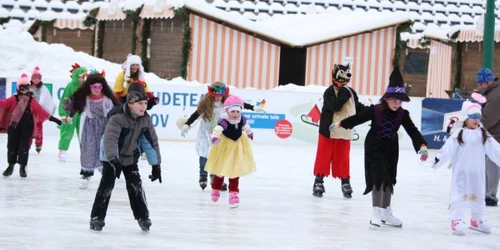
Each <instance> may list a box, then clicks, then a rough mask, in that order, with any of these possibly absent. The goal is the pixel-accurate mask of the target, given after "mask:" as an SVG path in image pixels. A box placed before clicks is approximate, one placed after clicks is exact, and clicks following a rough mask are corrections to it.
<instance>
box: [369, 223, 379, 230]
mask: <svg viewBox="0 0 500 250" xmlns="http://www.w3.org/2000/svg"><path fill="white" fill-rule="evenodd" d="M370 229H371V230H378V229H380V225H379V224H375V223H372V221H370Z"/></svg>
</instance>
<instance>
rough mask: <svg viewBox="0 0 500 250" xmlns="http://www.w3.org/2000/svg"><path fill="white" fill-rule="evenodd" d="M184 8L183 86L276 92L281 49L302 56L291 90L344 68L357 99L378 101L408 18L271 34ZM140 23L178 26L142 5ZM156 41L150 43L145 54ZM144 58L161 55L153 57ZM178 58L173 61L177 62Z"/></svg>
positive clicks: (316, 20) (198, 5)
mask: <svg viewBox="0 0 500 250" xmlns="http://www.w3.org/2000/svg"><path fill="white" fill-rule="evenodd" d="M184 7H185V8H187V9H188V10H189V11H190V17H189V22H190V27H191V45H192V46H191V53H190V55H189V63H188V68H187V77H186V78H187V80H189V81H198V82H203V83H210V82H214V81H222V82H225V83H227V84H229V85H233V86H235V87H238V88H255V89H271V88H275V87H277V86H278V85H279V83H280V79H281V78H282V77H283V74H286V73H287V72H286V71H285V70H283V69H284V65H285V64H286V63H288V64H290V62H285V61H282V60H281V59H282V58H283V53H284V51H285V48H287V49H288V48H299V49H303V50H304V53H305V56H304V57H303V58H300V62H298V64H300V65H304V66H303V67H302V66H301V67H302V68H301V69H300V70H303V76H302V77H303V78H304V79H298V80H297V84H299V85H301V84H305V85H310V84H314V85H323V86H328V85H330V84H331V71H332V68H333V66H334V64H339V63H345V62H350V63H351V68H352V72H353V78H352V81H351V86H352V87H353V88H354V89H355V90H356V91H357V92H358V93H359V94H360V95H383V93H384V92H385V88H386V87H387V85H388V78H389V75H390V73H391V71H392V60H393V56H394V48H395V44H396V29H397V27H398V25H400V24H403V23H407V22H408V21H410V19H409V18H408V17H407V15H401V14H399V15H397V14H395V13H392V12H390V11H388V12H387V13H383V14H381V15H380V16H378V17H377V18H376V17H373V20H371V19H370V18H371V17H366V16H364V17H363V20H362V21H363V22H360V18H359V17H356V16H354V14H346V13H335V14H331V13H330V14H313V15H306V16H305V19H307V20H305V21H304V22H303V23H304V24H303V23H302V22H301V23H300V24H297V25H295V26H297V27H294V24H293V23H292V24H291V25H288V26H287V27H277V26H273V23H272V20H273V19H272V18H271V19H268V20H266V21H267V22H268V23H266V24H265V25H264V24H260V23H259V22H254V21H250V20H247V19H245V18H244V17H241V16H238V15H234V14H231V13H228V12H226V11H223V10H220V9H217V8H215V7H214V6H212V5H209V4H206V3H205V2H203V1H186V2H185V3H184ZM107 12H108V11H107V10H106V9H105V7H103V8H101V9H100V11H99V14H98V19H101V18H102V17H101V13H103V14H105V13H107ZM117 13H118V11H117ZM341 14H342V15H345V16H340V15H341ZM116 15H117V14H116ZM351 15H352V16H351ZM140 17H141V18H143V19H152V20H158V19H164V20H165V23H164V25H165V26H166V27H171V28H172V27H175V25H177V24H176V23H175V22H174V21H173V20H176V19H175V18H176V17H175V13H174V12H172V11H170V6H168V5H165V6H163V8H160V7H159V6H155V5H147V4H146V5H144V6H143V8H142V11H141V13H140ZM380 17H382V18H380ZM384 18H385V19H386V20H385V19H384ZM381 19H384V20H382V21H380V20H381ZM339 20H341V21H339ZM167 21H170V22H167ZM176 22H178V19H177V20H176ZM269 22H271V23H269ZM284 24H286V23H284ZM161 25H163V23H161ZM301 25H302V27H299V26H301ZM305 25H309V26H308V27H305ZM161 27H163V26H160V28H161ZM295 28H297V30H294V29H295ZM294 33H296V34H294ZM155 35H156V34H153V35H152V36H155ZM158 40H159V39H157V38H155V39H152V41H151V44H152V45H151V48H152V47H153V43H156V42H158ZM172 46H177V47H178V50H177V51H181V50H182V47H181V46H180V45H179V44H173V45H172ZM104 50H106V48H104ZM150 53H151V55H153V54H155V53H160V51H153V49H151V51H150ZM165 54H166V55H165V58H164V60H163V61H164V63H165V67H167V66H166V64H167V63H168V62H169V60H170V58H169V53H165ZM177 57H178V56H177ZM177 57H176V58H175V59H174V60H172V61H176V60H178V58H177ZM156 62H157V61H156ZM179 67H180V65H179ZM153 72H154V70H153ZM172 77H175V76H172ZM287 81H288V80H287ZM281 82H282V81H281Z"/></svg>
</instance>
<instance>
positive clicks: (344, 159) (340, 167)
mask: <svg viewBox="0 0 500 250" xmlns="http://www.w3.org/2000/svg"><path fill="white" fill-rule="evenodd" d="M350 151H351V141H350V140H343V139H331V138H328V137H325V136H323V135H321V134H320V135H319V139H318V150H317V152H316V162H315V163H314V176H318V175H321V176H325V177H327V176H329V175H330V166H331V169H332V177H333V178H341V179H346V178H349V177H350V176H349V153H350Z"/></svg>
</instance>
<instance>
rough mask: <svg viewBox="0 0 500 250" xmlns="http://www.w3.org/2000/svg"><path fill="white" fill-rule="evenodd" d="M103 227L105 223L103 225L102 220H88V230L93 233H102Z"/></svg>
mask: <svg viewBox="0 0 500 250" xmlns="http://www.w3.org/2000/svg"><path fill="white" fill-rule="evenodd" d="M104 225H106V223H104V220H102V219H99V217H97V216H96V217H94V218H92V219H90V229H92V230H94V231H102V228H103V227H104Z"/></svg>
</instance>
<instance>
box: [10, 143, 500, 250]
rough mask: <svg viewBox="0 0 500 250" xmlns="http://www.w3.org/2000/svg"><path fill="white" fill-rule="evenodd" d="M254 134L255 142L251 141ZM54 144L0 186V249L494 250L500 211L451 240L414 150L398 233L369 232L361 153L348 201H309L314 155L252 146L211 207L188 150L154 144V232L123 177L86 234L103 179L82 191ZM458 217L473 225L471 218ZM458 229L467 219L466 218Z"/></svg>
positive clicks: (434, 181) (144, 171)
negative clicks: (484, 227) (135, 212)
mask: <svg viewBox="0 0 500 250" xmlns="http://www.w3.org/2000/svg"><path fill="white" fill-rule="evenodd" d="M256 136H258V134H256ZM6 140H7V139H6V136H5V134H2V135H0V147H1V148H2V151H1V153H0V162H1V163H2V164H1V165H0V166H1V171H3V170H4V169H5V168H6V167H7V159H6V145H7V142H6ZM57 140H58V138H56V137H46V138H44V146H43V150H42V152H41V153H40V154H37V153H36V151H35V150H34V148H32V149H31V154H30V159H29V165H28V178H26V179H21V178H20V177H19V167H18V165H16V169H15V171H14V174H13V175H12V176H11V177H9V178H4V177H2V178H1V179H0V199H1V202H0V221H1V225H2V227H1V228H0V249H2V250H10V249H37V250H38V249H40V250H41V249H47V250H59V249H61V250H62V249H69V250H80V249H81V250H98V249H102V250H110V249H119V250H127V249H148V250H149V249H203V250H207V249H235V250H236V249H259V250H265V249H310V250H315V249H349V250H351V249H360V250H361V249H384V250H391V249H404V250H411V249H418V250H421V249H422V250H424V249H425V250H430V249H440V250H443V249H450V250H459V249H467V250H471V249H482V250H487V249H488V250H490V249H491V250H493V249H500V237H499V235H500V208H499V207H493V208H491V207H487V208H486V218H487V219H488V221H489V222H490V224H491V225H492V231H493V233H492V234H491V235H486V234H482V233H478V232H474V231H471V230H469V231H468V232H467V235H465V236H455V235H452V234H451V228H450V222H449V221H448V195H449V185H450V178H451V170H450V169H440V170H438V171H434V170H432V169H431V168H430V167H429V165H426V164H421V163H420V162H419V160H418V156H417V155H416V154H415V153H414V152H413V151H411V150H408V149H405V150H402V151H401V154H400V162H399V170H398V174H399V175H398V184H397V185H396V187H395V195H394V197H393V209H394V215H395V216H397V217H398V218H400V219H401V220H402V221H403V228H392V227H382V228H381V229H380V230H378V231H372V230H370V229H369V220H370V217H371V214H372V207H371V195H365V196H363V195H362V192H363V190H364V188H365V185H364V170H363V161H364V158H363V148H362V146H360V145H356V146H353V147H352V149H351V175H352V178H351V180H352V182H351V183H352V185H353V189H354V193H353V198H352V199H345V198H343V197H342V194H341V191H340V181H339V180H333V179H327V180H326V181H325V187H326V193H325V196H324V197H323V198H316V197H313V196H312V194H311V190H312V185H313V178H314V177H313V175H312V170H313V164H314V156H315V152H316V146H315V145H312V144H309V145H306V146H286V145H285V146H284V145H280V146H275V145H265V144H258V143H253V150H254V157H255V159H256V162H257V172H255V173H254V174H252V175H250V176H248V177H244V178H241V180H240V199H241V202H240V206H239V208H237V209H230V208H229V204H228V200H227V199H228V194H227V192H223V193H222V195H221V199H220V200H219V202H217V203H214V202H212V200H211V199H210V190H211V189H210V187H208V188H207V189H206V190H205V191H202V190H201V189H200V187H199V186H198V157H197V155H196V151H195V144H194V143H193V142H164V141H162V142H161V143H160V147H161V153H162V158H163V164H162V175H163V183H162V184H159V183H158V182H154V183H152V182H151V181H150V180H149V179H148V178H147V176H148V175H149V174H150V172H151V167H150V166H149V165H148V164H147V161H145V160H141V161H140V171H141V175H142V179H143V184H144V188H145V191H146V197H147V201H148V205H149V209H150V218H151V220H152V223H153V225H152V226H151V231H150V232H149V233H143V232H142V231H141V230H140V228H139V226H138V225H137V222H136V221H135V220H134V218H133V216H132V212H131V210H130V206H129V201H128V197H127V193H126V190H125V184H124V178H123V177H121V178H120V180H118V181H117V183H116V186H115V189H114V192H113V195H112V198H111V202H110V207H109V210H108V215H107V217H106V226H105V227H104V228H103V231H102V232H94V231H91V230H90V229H89V219H90V210H91V206H92V203H93V200H94V196H95V192H96V189H97V187H98V183H99V180H100V173H99V172H96V175H95V176H94V178H93V179H92V181H91V184H90V185H89V188H88V189H86V190H82V189H79V171H80V169H79V168H80V165H79V157H80V155H79V151H78V147H77V140H76V139H75V140H73V142H72V145H71V148H70V151H69V160H68V162H65V163H62V162H59V161H58V159H57V154H58V150H57ZM467 216H470V215H469V214H468V215H467ZM466 220H467V224H468V223H469V217H467V218H466Z"/></svg>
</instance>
